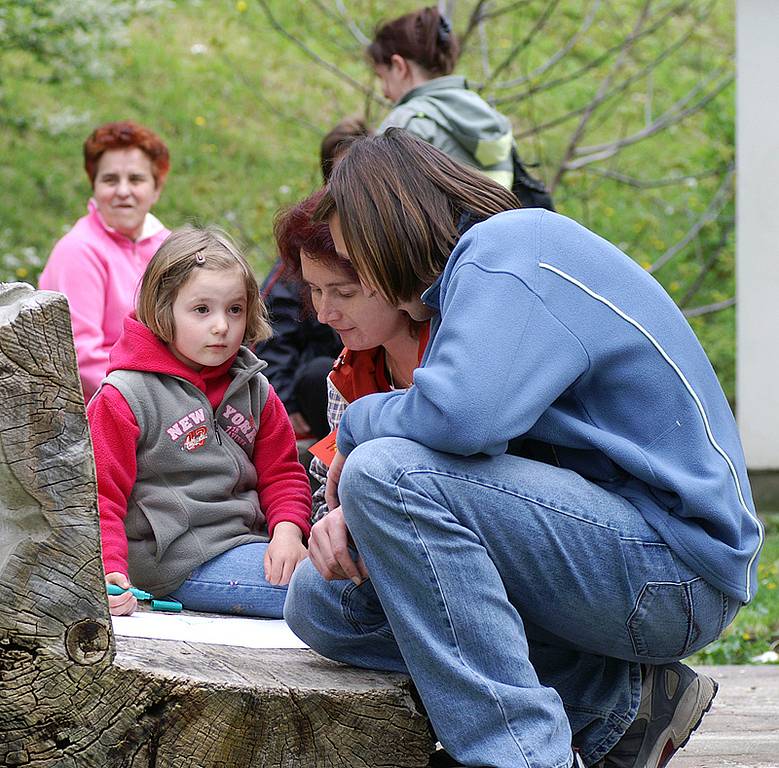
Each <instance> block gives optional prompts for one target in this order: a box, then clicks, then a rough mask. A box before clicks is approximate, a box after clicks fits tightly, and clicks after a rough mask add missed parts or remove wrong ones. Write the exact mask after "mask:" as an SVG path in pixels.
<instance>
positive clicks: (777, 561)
mask: <svg viewBox="0 0 779 768" xmlns="http://www.w3.org/2000/svg"><path fill="white" fill-rule="evenodd" d="M763 519H764V520H765V523H766V541H765V545H764V547H763V552H762V555H761V557H760V562H759V564H758V570H757V574H758V592H757V595H756V596H755V599H754V600H753V601H752V602H751V603H749V605H746V606H744V607H743V608H742V609H741V610H740V611H739V613H738V615H737V616H736V620H735V621H734V622H733V623H732V624H731V625H730V626H729V627H728V628H727V629H726V630H725V631H724V632H723V634H722V636H721V637H720V639H719V640H717V641H715V642H713V643H712V644H711V645H709V646H707V647H706V648H704V649H703V650H702V651H700V652H699V653H697V654H695V655H694V656H692V657H690V660H691V661H692V663H694V664H695V663H697V664H748V663H749V662H750V661H751V660H752V659H753V658H754V657H755V656H758V655H760V654H763V653H765V652H766V651H771V650H774V651H779V514H771V515H764V516H763Z"/></svg>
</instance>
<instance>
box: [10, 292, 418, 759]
mask: <svg viewBox="0 0 779 768" xmlns="http://www.w3.org/2000/svg"><path fill="white" fill-rule="evenodd" d="M0 398H2V407H0V766H31V767H38V766H40V767H41V768H43V767H44V766H46V767H48V766H52V767H53V766H56V767H57V768H92V766H94V767H95V768H98V767H99V768H113V767H114V766H116V767H119V766H122V767H124V766H127V767H132V768H141V767H143V768H146V767H147V766H148V767H149V768H152V767H154V768H164V767H166V766H171V767H174V766H176V767H177V766H197V767H198V768H210V767H212V766H213V767H214V768H217V767H218V768H241V767H242V766H247V767H248V766H257V768H261V767H262V768H275V766H279V767H280V768H281V767H282V766H283V767H285V768H286V767H287V766H289V767H290V768H292V767H294V766H301V767H305V768H307V767H308V766H312V767H317V768H318V767H319V766H322V768H324V767H325V766H327V767H328V768H330V767H332V768H342V767H343V768H351V766H366V767H367V766H388V767H389V766H408V768H421V767H422V766H424V765H425V764H426V760H427V755H428V754H429V752H430V750H431V748H432V746H433V744H432V739H431V735H430V731H429V727H428V724H427V719H426V718H425V716H424V714H423V713H422V712H421V710H420V708H419V707H418V706H417V705H416V703H415V701H414V700H413V698H412V696H411V686H410V684H409V681H408V678H406V677H404V676H402V675H389V674H382V673H378V672H364V671H360V670H356V669H351V668H347V667H343V666H341V665H338V664H334V663H330V662H327V661H326V660H324V659H322V658H320V657H319V656H317V655H316V654H314V653H312V652H310V651H289V650H287V651H281V650H279V651H274V650H248V649H243V648H241V649H236V648H230V647H225V646H203V645H190V644H188V643H180V642H170V641H152V640H140V639H129V638H121V639H120V641H119V642H118V644H117V643H116V641H115V639H114V635H113V631H112V627H111V622H110V617H109V614H108V606H107V600H106V597H105V588H104V584H103V572H102V565H101V562H100V536H99V527H98V514H97V502H96V488H95V477H94V463H93V460H92V449H91V443H90V439H89V431H88V429H87V425H86V420H85V414H84V404H83V400H82V395H81V388H80V384H79V381H78V378H77V375H76V362H75V356H74V351H73V340H72V335H71V329H70V318H69V315H68V310H67V303H66V301H65V299H64V298H63V297H62V296H60V295H59V294H54V293H48V292H41V291H34V290H33V289H32V288H31V287H30V286H26V285H23V284H12V285H2V286H0ZM117 646H118V647H117Z"/></svg>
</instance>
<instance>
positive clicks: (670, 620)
mask: <svg viewBox="0 0 779 768" xmlns="http://www.w3.org/2000/svg"><path fill="white" fill-rule="evenodd" d="M727 610H728V600H727V598H726V596H725V595H724V594H723V593H722V592H720V591H719V590H718V589H715V588H714V587H712V586H711V585H710V584H708V583H707V582H706V581H704V580H703V579H701V578H695V579H691V580H690V581H684V582H681V583H675V582H657V581H650V582H647V583H646V584H645V585H644V587H643V589H642V590H641V592H640V594H639V595H638V599H637V600H636V605H635V608H634V609H633V612H632V613H631V614H630V617H629V618H628V622H627V624H628V631H629V633H630V639H631V642H632V643H633V650H634V651H635V653H636V656H638V657H640V658H642V659H646V660H647V661H654V662H659V661H671V660H675V659H681V658H683V657H685V656H689V655H690V654H691V653H694V652H695V651H697V650H699V649H700V648H703V646H705V645H708V644H709V643H710V642H712V641H713V640H716V638H717V637H718V636H719V634H720V632H722V630H723V628H724V626H725V621H726V614H727Z"/></svg>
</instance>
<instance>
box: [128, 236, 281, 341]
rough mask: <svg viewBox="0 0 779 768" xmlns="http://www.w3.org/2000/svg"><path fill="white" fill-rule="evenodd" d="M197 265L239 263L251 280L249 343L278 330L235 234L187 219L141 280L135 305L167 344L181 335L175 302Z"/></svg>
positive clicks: (248, 289)
mask: <svg viewBox="0 0 779 768" xmlns="http://www.w3.org/2000/svg"><path fill="white" fill-rule="evenodd" d="M196 269H212V270H222V269H238V270H239V271H240V272H241V274H242V275H243V279H244V283H245V285H246V331H245V333H244V343H246V344H256V343H257V342H260V341H265V340H266V339H269V338H270V337H271V336H272V335H273V331H272V329H271V327H270V323H269V322H268V313H267V310H266V309H265V305H264V304H263V302H262V299H261V298H260V287H259V285H258V284H257V278H256V277H255V276H254V272H253V271H252V268H251V267H250V266H249V264H248V262H247V261H246V259H245V258H244V256H243V254H242V253H241V251H240V250H239V249H238V247H237V246H236V245H235V243H234V242H233V241H232V240H231V239H230V237H229V235H228V234H227V233H226V232H223V231H222V230H221V229H219V228H218V227H195V226H192V225H185V226H183V227H180V228H179V229H174V230H173V232H171V233H170V235H168V237H167V238H166V239H165V242H163V244H162V245H161V246H160V247H159V248H158V249H157V252H156V253H155V254H154V256H152V259H151V261H150V262H149V264H148V266H147V267H146V271H145V272H144V273H143V279H142V280H141V288H140V292H139V294H138V301H137V303H136V307H135V311H136V315H137V317H138V320H140V322H142V323H143V324H144V325H145V326H146V327H147V328H148V329H149V330H150V331H151V332H152V333H153V334H154V335H155V336H157V337H158V338H159V339H161V340H162V341H164V342H165V343H167V344H170V343H172V342H173V340H174V339H175V336H176V327H175V323H174V322H173V304H174V302H175V301H176V296H177V295H178V292H179V290H180V289H181V287H182V286H183V285H184V283H186V281H187V280H188V279H189V276H190V275H191V274H192V273H193V272H194V271H195V270H196Z"/></svg>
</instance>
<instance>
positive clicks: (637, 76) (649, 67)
mask: <svg viewBox="0 0 779 768" xmlns="http://www.w3.org/2000/svg"><path fill="white" fill-rule="evenodd" d="M694 31H695V25H694V24H693V25H691V26H690V28H689V29H688V30H687V32H686V33H685V34H684V35H682V37H681V38H679V39H678V40H676V41H675V42H673V43H672V44H671V45H670V46H668V47H667V48H665V49H663V50H662V51H661V52H660V53H659V54H658V55H657V56H656V57H655V58H654V59H653V60H652V61H650V62H649V63H648V64H646V65H645V66H644V67H642V68H641V69H639V70H638V71H637V72H634V73H633V74H632V75H631V76H630V77H628V78H626V79H625V80H623V81H622V82H621V83H619V84H618V85H616V86H614V88H613V89H612V90H611V91H608V92H607V93H606V94H605V95H604V96H603V97H602V98H601V102H606V101H608V100H609V99H613V98H615V97H616V96H618V95H619V94H620V93H623V92H624V91H626V90H627V89H628V88H630V86H631V85H633V83H635V82H637V81H639V80H642V79H643V78H644V77H646V76H647V75H648V74H649V73H651V72H652V71H653V70H654V69H655V67H657V65H658V64H659V63H660V62H661V61H663V60H664V59H666V58H668V57H669V56H671V54H673V53H674V52H675V51H676V50H677V49H678V48H680V47H681V46H682V45H683V44H684V43H685V42H686V41H687V40H688V38H689V37H690V35H692V34H693V33H694ZM720 72H721V70H720ZM720 72H717V73H716V75H717V76H719V74H720ZM706 82H708V81H706ZM701 87H702V85H701V84H700V83H699V84H698V85H696V86H695V88H693V89H692V90H691V91H690V92H689V93H688V94H687V96H686V97H684V98H685V99H686V100H687V101H689V99H690V98H692V96H693V95H694V94H695V93H697V92H698V91H699V90H700V89H701ZM715 95H716V94H715ZM596 98H597V97H596ZM681 101H684V99H682V100H681ZM684 103H686V102H684ZM592 104H593V102H592V101H591V102H589V103H588V104H585V105H584V106H581V107H577V108H576V109H572V110H571V111H570V112H566V113H565V114H563V115H559V116H558V117H555V118H553V119H552V120H548V121H547V122H545V123H542V124H540V125H537V126H535V127H534V128H533V129H529V130H525V131H522V132H520V133H518V134H517V138H519V139H521V138H525V137H526V136H530V135H532V134H535V133H540V132H542V131H544V130H546V129H547V128H552V127H554V126H556V125H560V124H561V123H564V122H566V121H567V120H570V119H571V118H572V117H576V116H577V115H581V114H584V113H586V112H587V111H588V109H589V108H590V106H591V105H592ZM679 105H680V102H677V104H676V105H674V106H675V107H676V108H678V106H679ZM596 106H600V103H598V104H596ZM672 108H673V107H672ZM685 117H686V115H685ZM674 122H678V120H675V121H674ZM608 156H609V155H606V157H608ZM600 159H602V158H600ZM567 170H571V168H567Z"/></svg>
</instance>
